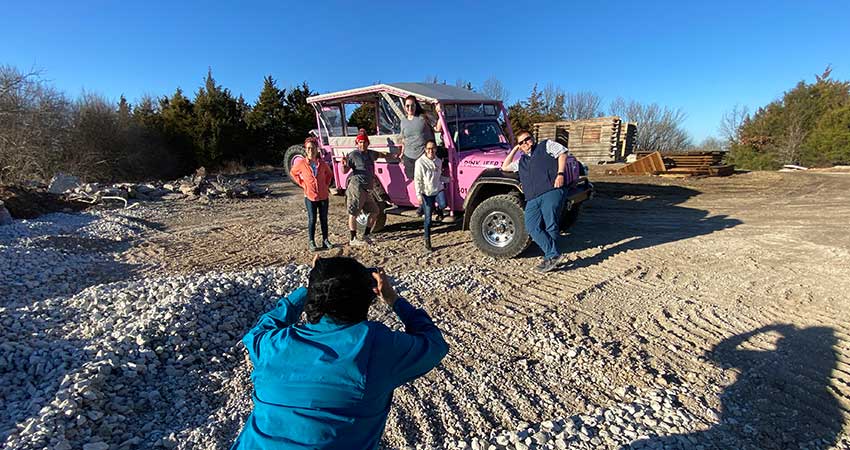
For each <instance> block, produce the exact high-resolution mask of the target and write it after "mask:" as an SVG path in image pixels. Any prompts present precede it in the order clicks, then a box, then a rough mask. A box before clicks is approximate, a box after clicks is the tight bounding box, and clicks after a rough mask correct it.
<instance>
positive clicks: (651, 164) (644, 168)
mask: <svg viewBox="0 0 850 450" xmlns="http://www.w3.org/2000/svg"><path fill="white" fill-rule="evenodd" d="M664 170H666V167H664V161H663V160H662V159H661V153H659V152H654V153H651V154H649V155H647V156H644V157H643V158H640V159H638V160H637V161H635V162H633V163H631V164H627V165H626V166H624V167H622V168H620V169H618V170H617V171H616V172H614V173H616V174H617V175H627V174H635V175H640V174H649V173H652V172H658V171H664Z"/></svg>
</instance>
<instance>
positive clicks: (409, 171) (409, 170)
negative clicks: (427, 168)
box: [401, 155, 416, 180]
mask: <svg viewBox="0 0 850 450" xmlns="http://www.w3.org/2000/svg"><path fill="white" fill-rule="evenodd" d="M401 164H402V165H403V166H404V176H406V177H407V179H408V180H413V171H414V169H416V160H415V159H413V158H408V157H407V155H402V156H401Z"/></svg>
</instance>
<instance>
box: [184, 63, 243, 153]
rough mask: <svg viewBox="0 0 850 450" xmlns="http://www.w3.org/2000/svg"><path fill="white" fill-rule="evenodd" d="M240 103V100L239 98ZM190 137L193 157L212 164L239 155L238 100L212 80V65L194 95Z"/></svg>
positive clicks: (239, 125)
mask: <svg viewBox="0 0 850 450" xmlns="http://www.w3.org/2000/svg"><path fill="white" fill-rule="evenodd" d="M243 103H244V101H243ZM195 117H196V118H197V120H196V123H195V130H194V138H195V150H196V152H197V153H196V160H197V162H198V163H199V164H201V165H205V166H207V165H209V166H216V165H218V164H221V163H222V162H224V161H225V160H228V159H230V160H234V159H241V158H242V157H243V154H242V150H243V149H244V141H242V140H241V139H242V138H243V137H244V135H245V133H244V131H245V126H244V120H243V118H242V111H241V110H240V104H239V102H238V101H237V100H235V99H234V98H233V96H232V95H231V94H230V90H229V89H227V88H222V87H221V86H220V85H218V84H216V82H215V79H213V76H212V69H210V70H208V71H207V77H206V80H205V81H204V86H203V87H201V88H200V89H198V93H197V94H196V95H195Z"/></svg>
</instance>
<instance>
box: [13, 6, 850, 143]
mask: <svg viewBox="0 0 850 450" xmlns="http://www.w3.org/2000/svg"><path fill="white" fill-rule="evenodd" d="M593 3H596V2H587V1H583V2H577V3H573V2H551V3H547V2H542V3H533V2H508V3H502V2H465V1H452V2H441V1H428V2H400V1H394V2H371V3H370V2H343V1H334V2H322V1H313V2H303V3H302V2H298V3H295V2H293V3H290V2H283V1H279V2H247V1H245V2H235V1H228V2H196V1H173V0H172V1H167V2H160V1H147V2H131V1H127V2H118V1H88V2H65V1H62V2H59V1H39V2H8V3H7V4H6V5H5V6H4V7H3V15H2V16H1V17H0V64H11V65H13V66H17V67H18V68H21V69H28V68H30V67H36V68H39V69H42V70H43V74H44V77H45V78H47V79H49V80H51V81H52V83H53V84H54V85H55V86H56V87H58V88H60V89H62V90H64V91H65V92H67V93H68V94H71V95H74V96H76V95H77V94H79V93H80V92H81V91H82V90H87V91H93V92H97V93H100V94H103V95H106V96H107V97H110V98H114V99H117V98H118V96H119V95H121V94H124V95H125V96H127V98H128V99H129V100H130V101H131V102H132V101H133V100H134V99H137V98H138V97H139V96H141V95H142V94H151V95H156V96H158V95H164V94H169V95H170V94H171V93H173V92H174V89H175V88H176V87H178V86H179V87H181V88H183V90H184V91H188V92H195V91H196V90H197V88H198V87H199V86H200V85H201V83H202V80H203V78H204V76H205V75H206V71H207V68H208V67H211V68H212V70H213V76H214V77H215V78H216V80H217V81H218V82H219V83H220V84H222V85H223V86H225V87H227V88H229V89H230V90H231V91H233V92H234V93H236V94H242V95H244V96H245V98H246V99H247V100H248V101H250V102H253V101H254V100H255V99H256V97H257V95H258V93H259V90H260V88H261V87H262V79H263V77H264V76H265V75H268V74H271V75H272V76H273V77H275V79H277V80H278V81H279V83H280V85H281V86H284V87H285V86H289V85H294V84H297V83H300V82H301V81H305V80H306V81H307V82H308V83H309V84H310V86H311V88H313V90H317V91H320V92H329V91H334V90H339V89H347V88H351V87H357V86H361V85H368V84H372V83H373V82H376V81H382V82H394V81H422V80H423V79H424V78H425V77H426V76H429V75H437V76H438V77H439V78H440V79H445V80H447V81H448V82H449V83H454V81H455V80H456V79H459V78H462V79H466V80H469V81H471V82H472V83H473V85H479V86H480V85H481V83H482V82H483V81H484V80H486V79H487V78H489V77H490V76H495V77H497V78H499V79H500V80H501V81H502V82H503V83H504V84H505V86H506V87H507V89H508V90H509V91H510V93H511V98H510V102H511V103H512V102H514V101H516V100H517V99H519V98H525V97H527V96H528V93H529V92H530V91H531V88H532V86H533V85H534V84H535V83H537V84H538V85H540V86H544V85H546V84H547V83H550V82H551V83H554V84H555V85H558V86H560V87H561V88H563V89H564V90H566V91H592V92H595V93H597V94H599V95H600V96H602V98H603V105H605V107H606V109H607V106H608V105H609V104H610V102H611V100H613V99H615V98H616V97H618V96H622V97H625V98H631V99H635V100H638V101H641V102H646V103H651V102H656V103H659V104H661V105H664V106H669V107H672V108H681V109H682V110H683V111H685V112H686V113H687V115H688V119H687V121H686V123H685V128H686V129H687V130H688V131H689V132H690V133H691V135H692V136H693V137H694V139H695V140H696V141H700V140H702V139H703V138H705V137H706V136H710V135H716V134H717V127H718V124H719V122H720V118H721V116H722V114H723V113H724V112H725V111H727V110H729V109H730V108H731V107H732V106H734V105H735V104H741V105H746V106H749V107H750V109H754V108H757V107H758V106H761V105H764V104H766V103H768V102H770V101H771V100H774V99H776V98H778V97H780V96H781V95H782V93H783V92H784V91H786V90H788V89H790V88H792V87H793V86H794V85H795V84H796V83H797V82H798V81H800V80H807V81H813V80H814V74H815V73H818V74H819V73H821V71H822V70H823V69H824V68H825V67H826V65H827V64H832V67H833V75H832V76H833V78H836V79H841V80H848V79H850V26H848V25H847V20H846V15H847V11H848V9H847V3H846V1H817V0H814V1H810V2H802V1H737V2H726V1H713V2H681V1H678V2H672V1H669V2H650V3H647V2H625V1H624V2H619V1H614V0H612V1H608V2H604V3H602V2H600V4H599V5H593Z"/></svg>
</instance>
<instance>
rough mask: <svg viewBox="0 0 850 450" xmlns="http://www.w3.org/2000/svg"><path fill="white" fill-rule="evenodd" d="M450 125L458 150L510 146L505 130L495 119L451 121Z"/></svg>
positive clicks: (450, 132) (450, 131)
mask: <svg viewBox="0 0 850 450" xmlns="http://www.w3.org/2000/svg"><path fill="white" fill-rule="evenodd" d="M448 126H449V134H450V135H451V137H452V140H454V142H455V146H456V147H457V149H458V151H464V150H469V149H473V148H475V149H484V148H486V147H500V148H507V147H508V139H507V138H506V137H505V132H504V130H502V126H501V125H500V124H499V122H498V121H497V120H495V119H481V120H460V121H449V123H448Z"/></svg>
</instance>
